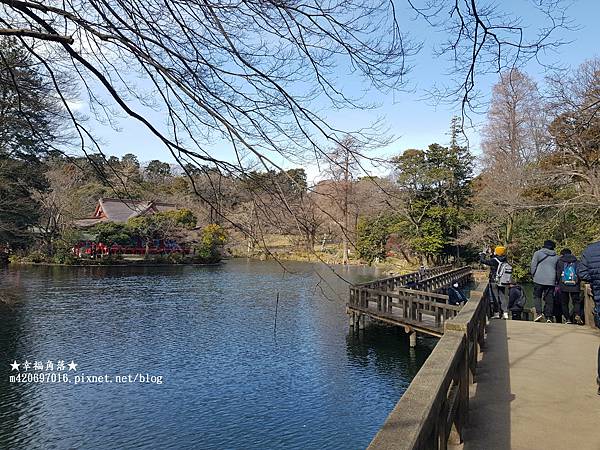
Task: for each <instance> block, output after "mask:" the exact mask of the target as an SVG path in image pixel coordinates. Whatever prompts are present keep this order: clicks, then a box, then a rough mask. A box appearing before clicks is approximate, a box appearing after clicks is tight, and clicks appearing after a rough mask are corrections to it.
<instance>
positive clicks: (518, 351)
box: [464, 320, 600, 450]
mask: <svg viewBox="0 0 600 450" xmlns="http://www.w3.org/2000/svg"><path fill="white" fill-rule="evenodd" d="M599 344H600V334H598V332H595V331H592V330H591V329H589V328H586V327H579V326H576V325H562V324H545V323H533V322H521V321H513V320H508V321H504V320H492V322H491V323H490V326H489V328H488V339H487V348H486V349H485V351H484V353H483V356H482V360H481V361H480V364H479V366H478V368H477V378H476V384H474V385H473V390H472V392H471V400H470V413H469V419H470V420H469V421H470V424H469V428H468V429H467V430H466V435H465V445H464V448H465V450H483V449H485V450H497V449H498V450H508V449H512V450H524V449H527V450H530V449H531V450H537V449H540V450H542V449H543V450H554V449H556V450H564V449H577V450H587V449H590V450H600V396H598V395H597V393H596V392H597V389H598V388H597V386H596V362H597V352H598V345H599Z"/></svg>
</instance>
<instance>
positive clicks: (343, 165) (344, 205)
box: [327, 136, 361, 264]
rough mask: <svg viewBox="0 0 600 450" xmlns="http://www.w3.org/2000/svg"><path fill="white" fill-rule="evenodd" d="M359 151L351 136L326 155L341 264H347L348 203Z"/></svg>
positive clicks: (358, 165)
mask: <svg viewBox="0 0 600 450" xmlns="http://www.w3.org/2000/svg"><path fill="white" fill-rule="evenodd" d="M360 150H361V148H360V143H359V142H358V141H357V140H356V139H354V138H353V137H352V136H347V137H345V138H344V139H343V140H342V141H341V142H340V143H339V144H338V145H337V146H336V147H335V148H334V149H333V150H332V151H331V152H330V153H329V155H328V157H329V167H328V170H327V173H328V175H329V177H330V179H331V187H332V190H331V200H332V202H333V203H334V204H335V205H336V207H337V210H338V212H339V215H340V216H341V217H340V218H339V220H338V223H337V224H338V226H339V228H340V233H341V238H342V264H348V252H349V245H348V244H349V241H350V238H351V236H352V235H353V231H352V230H351V229H350V202H351V201H352V193H353V184H354V177H355V176H356V173H357V172H358V170H359V168H360V162H359V158H360V157H361V154H360Z"/></svg>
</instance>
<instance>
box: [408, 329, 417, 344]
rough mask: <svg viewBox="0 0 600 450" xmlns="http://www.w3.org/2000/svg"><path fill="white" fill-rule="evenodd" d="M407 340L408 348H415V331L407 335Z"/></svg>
mask: <svg viewBox="0 0 600 450" xmlns="http://www.w3.org/2000/svg"><path fill="white" fill-rule="evenodd" d="M408 338H409V345H410V347H412V348H414V347H416V346H417V332H416V331H411V332H410V334H409V335H408Z"/></svg>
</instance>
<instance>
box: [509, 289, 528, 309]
mask: <svg viewBox="0 0 600 450" xmlns="http://www.w3.org/2000/svg"><path fill="white" fill-rule="evenodd" d="M524 295H525V293H524V292H523V288H522V287H521V286H519V285H518V284H517V285H515V286H512V287H511V288H510V289H509V290H508V309H510V310H511V311H515V312H518V311H523V307H522V306H519V303H520V300H521V297H523V296H524ZM523 300H525V299H523Z"/></svg>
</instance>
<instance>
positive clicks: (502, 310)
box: [479, 245, 508, 319]
mask: <svg viewBox="0 0 600 450" xmlns="http://www.w3.org/2000/svg"><path fill="white" fill-rule="evenodd" d="M479 262H480V263H481V264H483V265H486V266H489V267H490V276H489V281H488V285H487V293H488V295H489V296H490V298H491V303H492V310H493V313H494V316H493V317H494V319H499V318H500V316H502V318H504V319H508V292H507V290H508V288H507V287H506V286H501V285H499V284H498V283H497V280H496V278H497V276H498V268H499V267H500V265H501V264H503V263H506V247H503V246H501V245H499V246H497V247H496V248H495V249H494V256H493V257H492V258H487V255H486V254H485V253H480V254H479Z"/></svg>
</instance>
